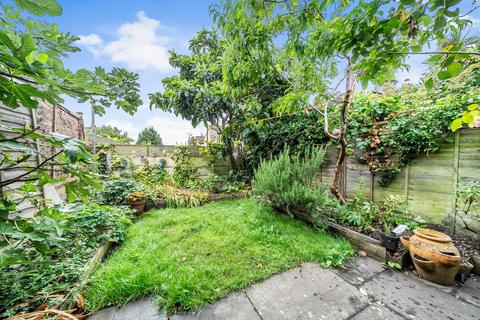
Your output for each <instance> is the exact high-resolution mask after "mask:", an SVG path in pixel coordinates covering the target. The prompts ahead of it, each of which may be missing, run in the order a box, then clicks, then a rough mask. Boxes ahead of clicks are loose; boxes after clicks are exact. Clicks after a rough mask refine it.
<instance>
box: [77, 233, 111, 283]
mask: <svg viewBox="0 0 480 320" xmlns="http://www.w3.org/2000/svg"><path fill="white" fill-rule="evenodd" d="M112 245H113V242H111V241H107V242H105V243H103V244H101V245H100V246H99V247H98V248H97V250H96V251H95V254H94V255H93V257H91V258H90V260H89V261H88V262H87V264H86V265H85V269H84V271H83V274H82V282H85V281H86V280H87V279H88V278H90V275H91V274H92V272H93V267H94V266H95V264H96V263H97V262H99V261H102V260H103V258H105V257H106V256H107V254H108V252H109V251H110V248H111V247H112Z"/></svg>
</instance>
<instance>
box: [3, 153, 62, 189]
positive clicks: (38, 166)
mask: <svg viewBox="0 0 480 320" xmlns="http://www.w3.org/2000/svg"><path fill="white" fill-rule="evenodd" d="M62 152H63V150H60V151H58V152H57V153H55V154H54V155H52V156H50V157H49V158H47V159H45V160H43V161H42V162H41V163H40V164H38V165H37V166H36V167H34V168H32V169H31V170H29V171H27V172H25V173H22V174H21V175H19V176H17V177H15V178H12V179H8V180H5V181H1V182H0V187H5V186H8V185H9V184H12V183H15V182H17V181H25V180H21V178H23V177H25V176H27V175H29V174H30V173H32V172H34V171H36V170H38V169H40V168H41V167H43V166H44V165H45V164H47V163H48V162H49V161H50V160H52V159H54V158H55V157H57V156H58V155H59V154H61V153H62ZM29 179H32V180H36V178H29Z"/></svg>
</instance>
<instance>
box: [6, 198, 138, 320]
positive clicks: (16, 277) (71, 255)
mask: <svg viewBox="0 0 480 320" xmlns="http://www.w3.org/2000/svg"><path fill="white" fill-rule="evenodd" d="M52 210H56V211H57V212H58V213H59V214H62V215H63V216H64V218H65V220H66V221H67V225H68V227H67V228H65V231H64V232H63V233H62V234H60V235H59V236H58V240H59V241H57V242H55V243H53V244H52V245H51V246H50V248H49V251H48V252H47V253H46V254H39V253H38V252H36V251H33V250H30V251H29V254H28V260H29V263H28V264H16V265H12V266H10V267H8V268H7V269H5V270H3V271H2V273H1V274H0V316H1V317H4V316H5V317H6V316H11V315H13V314H16V313H18V312H23V311H31V310H33V309H36V308H37V307H39V306H40V305H43V304H45V305H46V306H48V307H54V306H57V305H63V306H66V305H68V304H69V303H70V302H72V301H73V300H74V299H75V293H76V292H77V291H78V287H79V285H80V282H81V281H82V278H81V276H82V274H83V272H84V267H85V264H86V263H87V261H88V260H89V259H90V258H91V257H92V255H93V253H94V251H95V250H96V248H97V247H98V246H99V245H100V244H102V243H104V242H106V241H112V242H120V241H123V239H124V236H125V232H126V229H127V227H128V226H129V225H131V223H132V222H131V219H132V217H133V216H134V215H133V211H132V210H131V209H129V208H126V207H120V208H117V207H111V206H101V205H97V204H90V205H84V204H80V205H79V204H69V205H65V206H62V207H59V208H53V209H52ZM52 292H55V294H54V295H50V293H52Z"/></svg>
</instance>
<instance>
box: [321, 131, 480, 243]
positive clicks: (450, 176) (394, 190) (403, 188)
mask: <svg viewBox="0 0 480 320" xmlns="http://www.w3.org/2000/svg"><path fill="white" fill-rule="evenodd" d="M452 140H453V142H452V143H447V142H442V143H441V144H440V149H439V150H438V151H437V152H435V153H432V154H428V155H421V156H419V157H417V158H414V159H412V160H411V161H410V162H409V163H408V165H406V166H405V167H404V168H403V169H402V171H401V172H400V173H399V174H397V175H396V176H395V178H394V180H393V181H392V183H390V184H389V185H388V186H386V187H382V186H380V184H379V183H378V180H379V177H378V176H377V175H374V174H372V173H371V172H370V171H369V168H368V165H367V164H362V163H360V162H359V161H358V160H357V159H356V158H355V157H354V156H352V157H349V158H348V159H347V161H346V165H345V166H344V168H343V174H342V179H341V186H340V187H341V190H342V192H343V194H345V195H346V197H347V198H349V197H352V196H353V194H354V193H355V190H356V189H357V190H358V189H361V190H362V189H363V191H364V193H365V194H364V195H363V196H364V198H368V199H370V200H371V201H374V202H377V203H380V202H382V200H383V199H384V198H385V197H386V196H388V195H389V194H396V195H401V196H404V197H405V199H406V201H407V204H408V208H409V209H410V210H411V211H412V212H414V213H415V214H416V215H417V216H419V217H422V218H423V219H425V220H426V222H427V223H429V224H437V225H440V226H443V227H444V228H445V230H448V231H449V232H450V234H456V235H458V234H459V235H468V236H471V237H472V236H473V233H471V232H469V231H467V230H465V228H464V224H463V221H462V220H461V219H460V218H461V217H463V218H464V219H465V221H466V222H467V224H468V225H469V226H470V227H472V226H474V227H475V229H480V223H478V221H477V222H475V221H474V220H472V219H470V218H469V217H468V216H465V215H464V214H463V211H462V203H460V202H459V201H458V200H457V198H456V196H455V195H456V192H457V189H458V188H459V187H460V186H461V185H462V184H464V183H467V182H469V181H480V129H461V130H459V131H457V132H456V133H455V134H452ZM337 152H338V151H337V149H336V148H330V149H329V150H328V151H327V154H326V158H325V163H324V165H323V166H322V169H321V181H322V182H324V183H326V184H328V185H329V184H330V181H331V178H332V175H333V172H334V170H335V162H336V155H337ZM470 214H471V213H470ZM476 214H479V212H477V213H476Z"/></svg>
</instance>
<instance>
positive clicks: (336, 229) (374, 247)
mask: <svg viewBox="0 0 480 320" xmlns="http://www.w3.org/2000/svg"><path fill="white" fill-rule="evenodd" d="M326 224H327V226H328V229H329V231H331V232H333V233H337V234H340V235H342V236H344V237H345V238H347V239H348V240H350V241H351V242H352V244H353V245H354V246H355V247H356V248H358V249H360V250H363V251H365V252H366V253H367V255H368V256H370V257H372V258H374V259H376V260H378V261H381V262H385V261H387V249H385V247H384V246H382V243H381V241H380V240H377V239H373V238H371V237H369V236H367V235H364V234H361V233H359V232H356V231H353V230H351V229H349V228H347V227H344V226H341V225H338V224H336V223H333V222H330V221H327V222H326Z"/></svg>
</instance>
